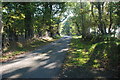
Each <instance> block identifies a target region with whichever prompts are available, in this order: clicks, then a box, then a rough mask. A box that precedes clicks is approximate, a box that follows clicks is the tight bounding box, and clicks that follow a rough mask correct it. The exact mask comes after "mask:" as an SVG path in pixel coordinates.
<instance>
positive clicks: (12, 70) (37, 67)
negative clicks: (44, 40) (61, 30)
mask: <svg viewBox="0 0 120 80" xmlns="http://www.w3.org/2000/svg"><path fill="white" fill-rule="evenodd" d="M69 42H70V40H69V39H66V38H65V39H60V40H59V41H56V42H54V43H51V44H49V45H46V46H44V47H42V48H41V49H38V50H36V51H33V52H32V53H29V54H27V56H26V55H25V56H22V57H20V58H18V59H16V60H14V61H13V62H8V63H5V64H3V68H4V69H3V78H55V77H58V74H59V72H60V70H61V65H62V63H63V61H64V58H65V55H66V51H67V50H68V44H69ZM7 66H8V67H7Z"/></svg>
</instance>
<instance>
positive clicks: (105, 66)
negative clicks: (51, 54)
mask: <svg viewBox="0 0 120 80" xmlns="http://www.w3.org/2000/svg"><path fill="white" fill-rule="evenodd" d="M119 50H120V41H101V42H98V43H93V42H92V41H84V40H82V38H80V37H74V38H73V39H72V40H71V43H70V49H69V51H68V54H67V55H68V56H67V58H66V61H65V62H64V65H63V71H62V74H61V77H63V78H91V77H92V78H95V77H98V78H99V77H119V75H118V74H119V71H120V65H119V64H120V63H119V60H120V59H119V57H120V54H119V52H120V51H119ZM109 73H110V74H109ZM112 73H113V74H112ZM114 73H115V74H114Z"/></svg>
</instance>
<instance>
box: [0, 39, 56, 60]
mask: <svg viewBox="0 0 120 80" xmlns="http://www.w3.org/2000/svg"><path fill="white" fill-rule="evenodd" d="M55 40H56V39H39V38H38V39H35V38H33V39H31V40H27V41H24V42H13V43H12V46H10V47H9V48H6V49H4V51H3V54H2V55H1V56H0V62H7V61H9V60H12V59H15V58H16V56H17V55H20V54H25V53H27V52H29V51H32V50H35V49H37V48H39V47H40V46H43V45H46V44H48V43H50V42H53V41H55Z"/></svg>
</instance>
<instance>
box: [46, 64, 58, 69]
mask: <svg viewBox="0 0 120 80" xmlns="http://www.w3.org/2000/svg"><path fill="white" fill-rule="evenodd" d="M57 65H58V64H57V63H56V62H54V63H50V64H48V65H46V66H45V67H44V68H48V69H53V68H55V67H56V66H57Z"/></svg>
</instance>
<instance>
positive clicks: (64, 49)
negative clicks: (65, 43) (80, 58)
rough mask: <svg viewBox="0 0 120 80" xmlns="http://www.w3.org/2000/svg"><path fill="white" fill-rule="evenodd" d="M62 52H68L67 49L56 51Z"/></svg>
mask: <svg viewBox="0 0 120 80" xmlns="http://www.w3.org/2000/svg"><path fill="white" fill-rule="evenodd" d="M64 51H68V48H66V49H62V50H60V51H58V52H64Z"/></svg>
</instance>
